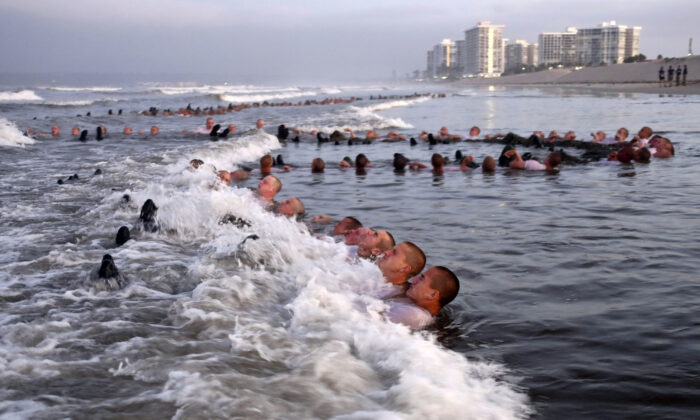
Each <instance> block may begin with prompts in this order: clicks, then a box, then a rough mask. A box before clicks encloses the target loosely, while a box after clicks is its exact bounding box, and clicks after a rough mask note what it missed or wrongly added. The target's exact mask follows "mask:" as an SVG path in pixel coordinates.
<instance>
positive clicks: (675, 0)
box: [0, 0, 700, 81]
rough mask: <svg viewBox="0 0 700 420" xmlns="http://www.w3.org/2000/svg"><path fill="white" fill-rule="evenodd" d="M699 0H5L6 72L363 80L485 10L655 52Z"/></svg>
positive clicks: (677, 34) (406, 60)
mask: <svg viewBox="0 0 700 420" xmlns="http://www.w3.org/2000/svg"><path fill="white" fill-rule="evenodd" d="M699 19H700V1H698V0H670V1H658V0H654V1H651V0H637V1H634V2H633V1H629V0H627V1H622V0H588V1H580V2H578V1H567V0H558V1H552V0H528V1H523V0H496V1H489V2H467V1H464V0H461V1H457V0H446V1H440V0H433V1H430V0H427V1H426V0H352V1H346V0H332V1H331V0H328V1H311V0H296V1H295V0H270V1H265V0H255V1H252V0H251V1H249V0H196V1H195V0H138V1H130V0H72V1H65V0H0V35H1V36H0V57H1V59H0V72H2V73H15V72H16V73H27V72H31V73H54V72H56V73H58V72H64V73H65V72H87V73H118V72H123V73H177V74H186V73H192V74H194V73H215V74H225V75H230V76H231V77H232V78H246V79H247V80H257V81H265V80H266V79H270V80H289V81H313V80H319V81H321V80H323V81H332V80H359V79H371V78H383V79H386V78H389V77H391V74H392V71H393V70H396V72H397V74H398V75H399V76H402V75H404V74H406V73H408V72H410V71H412V70H415V69H421V70H422V69H424V68H425V53H426V51H427V49H428V48H430V47H431V46H432V45H433V44H435V43H437V42H439V41H440V40H441V39H443V38H452V39H462V38H463V37H464V34H463V31H464V30H465V29H468V28H469V27H472V26H474V25H475V24H476V22H477V21H480V20H490V21H491V22H492V23H497V24H504V25H506V27H505V29H504V36H505V37H506V38H509V39H524V40H526V41H529V42H536V41H537V34H538V33H540V32H551V31H562V30H564V28H565V27H566V26H579V27H583V26H594V25H596V24H598V23H600V22H602V21H606V20H616V21H617V22H618V23H619V24H623V25H628V26H642V27H643V29H642V32H641V42H640V46H641V48H640V50H641V52H642V53H644V54H646V55H647V56H649V57H655V56H656V55H657V54H663V55H664V56H680V55H685V54H686V53H687V50H688V38H690V37H693V38H695V42H696V47H695V48H694V49H695V52H696V53H698V52H700V33H699V32H700V30H698V28H699V27H700V25H698V23H697V22H698V20H699Z"/></svg>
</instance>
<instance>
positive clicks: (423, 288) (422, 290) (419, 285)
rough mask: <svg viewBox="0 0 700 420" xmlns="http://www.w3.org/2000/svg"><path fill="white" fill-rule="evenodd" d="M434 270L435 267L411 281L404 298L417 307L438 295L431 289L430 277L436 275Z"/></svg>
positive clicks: (431, 280) (431, 281)
mask: <svg viewBox="0 0 700 420" xmlns="http://www.w3.org/2000/svg"><path fill="white" fill-rule="evenodd" d="M435 270H436V269H435V267H432V268H429V269H428V270H426V271H425V272H424V273H423V274H420V275H418V276H416V277H414V278H413V279H411V286H410V287H409V288H408V290H407V291H406V296H408V297H409V298H410V299H411V300H412V301H414V302H415V303H416V304H417V305H419V306H423V305H422V303H426V302H431V301H433V300H434V299H435V298H436V297H438V295H439V292H438V291H437V290H435V289H433V287H432V284H433V279H432V276H433V275H434V274H435V273H436V271H435Z"/></svg>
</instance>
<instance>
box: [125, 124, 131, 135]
mask: <svg viewBox="0 0 700 420" xmlns="http://www.w3.org/2000/svg"><path fill="white" fill-rule="evenodd" d="M124 134H127V135H128V134H131V127H129V126H128V125H127V126H126V127H124Z"/></svg>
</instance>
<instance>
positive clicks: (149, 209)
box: [139, 198, 159, 232]
mask: <svg viewBox="0 0 700 420" xmlns="http://www.w3.org/2000/svg"><path fill="white" fill-rule="evenodd" d="M157 212H158V207H156V204H155V203H154V202H153V200H151V199H150V198H149V199H148V200H146V202H145V203H143V206H142V207H141V215H140V216H139V222H141V224H143V230H144V231H146V232H158V229H159V226H158V222H157V221H156V213H157Z"/></svg>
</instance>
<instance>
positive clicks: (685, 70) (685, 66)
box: [683, 64, 688, 86]
mask: <svg viewBox="0 0 700 420" xmlns="http://www.w3.org/2000/svg"><path fill="white" fill-rule="evenodd" d="M687 77H688V65H687V64H683V86H685V79H686V78H687Z"/></svg>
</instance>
